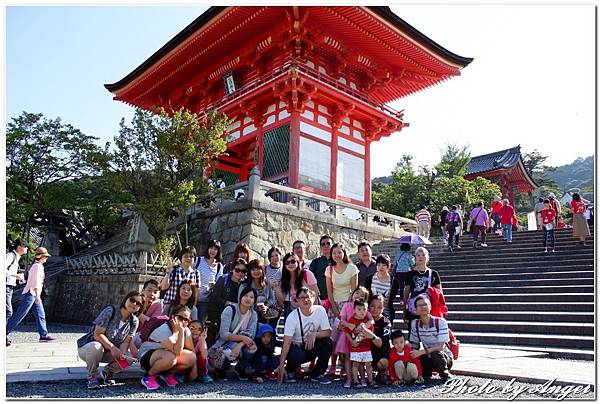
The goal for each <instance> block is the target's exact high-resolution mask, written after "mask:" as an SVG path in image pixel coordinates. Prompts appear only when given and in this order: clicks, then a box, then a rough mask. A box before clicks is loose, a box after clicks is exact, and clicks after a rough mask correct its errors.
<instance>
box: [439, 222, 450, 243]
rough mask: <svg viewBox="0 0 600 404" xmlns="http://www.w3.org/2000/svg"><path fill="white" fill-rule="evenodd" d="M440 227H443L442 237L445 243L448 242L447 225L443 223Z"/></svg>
mask: <svg viewBox="0 0 600 404" xmlns="http://www.w3.org/2000/svg"><path fill="white" fill-rule="evenodd" d="M440 229H442V238H443V239H444V243H446V244H448V230H446V226H445V225H442V226H440Z"/></svg>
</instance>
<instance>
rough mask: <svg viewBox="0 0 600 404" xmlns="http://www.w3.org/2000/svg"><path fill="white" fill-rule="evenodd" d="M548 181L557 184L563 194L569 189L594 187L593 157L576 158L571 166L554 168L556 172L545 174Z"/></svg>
mask: <svg viewBox="0 0 600 404" xmlns="http://www.w3.org/2000/svg"><path fill="white" fill-rule="evenodd" d="M547 177H548V179H551V180H553V181H554V182H556V183H557V184H558V186H559V187H560V189H561V190H562V191H563V192H566V191H568V190H569V189H571V188H579V189H581V190H583V189H585V188H593V187H594V156H589V157H586V158H585V159H584V158H581V157H579V158H577V159H576V160H575V161H574V162H572V163H571V164H567V165H564V166H559V167H556V170H554V171H553V172H549V173H548V174H547Z"/></svg>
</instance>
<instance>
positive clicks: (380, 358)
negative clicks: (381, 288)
mask: <svg viewBox="0 0 600 404" xmlns="http://www.w3.org/2000/svg"><path fill="white" fill-rule="evenodd" d="M384 301H385V299H384V297H383V296H381V295H373V296H371V300H370V302H369V312H370V313H371V315H372V316H373V320H374V321H375V324H374V325H373V332H374V334H375V335H376V336H377V337H378V338H379V339H373V345H372V346H371V356H373V362H372V363H371V365H372V366H373V369H376V370H377V377H375V382H376V383H378V384H390V383H391V380H390V377H389V373H388V358H389V356H390V334H391V332H392V326H391V323H390V320H388V318H387V317H385V316H384V315H383V314H382V313H383V307H384V306H383V304H384Z"/></svg>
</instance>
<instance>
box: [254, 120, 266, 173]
mask: <svg viewBox="0 0 600 404" xmlns="http://www.w3.org/2000/svg"><path fill="white" fill-rule="evenodd" d="M264 134H265V131H264V130H263V127H262V125H261V126H259V127H258V132H257V133H256V148H257V153H258V158H257V159H256V164H257V165H258V172H259V174H260V178H262V176H263V173H262V169H263V163H264V161H265V156H264V154H265V136H264Z"/></svg>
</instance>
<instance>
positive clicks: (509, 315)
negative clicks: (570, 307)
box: [446, 306, 594, 325]
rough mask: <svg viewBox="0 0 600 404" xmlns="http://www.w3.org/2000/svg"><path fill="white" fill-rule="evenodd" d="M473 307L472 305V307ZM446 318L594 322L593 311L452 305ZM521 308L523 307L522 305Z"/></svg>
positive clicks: (450, 319)
mask: <svg viewBox="0 0 600 404" xmlns="http://www.w3.org/2000/svg"><path fill="white" fill-rule="evenodd" d="M472 308H473V307H472ZM448 309H449V311H448V314H447V316H446V319H447V320H448V321H449V322H454V321H461V320H466V321H470V320H471V321H486V320H491V321H515V322H519V321H532V322H550V323H551V322H561V321H571V322H573V323H590V324H592V325H593V323H594V313H585V312H583V313H582V312H569V311H551V312H548V311H457V310H454V307H452V306H451V307H449V308H448ZM522 309H525V307H523V308H522Z"/></svg>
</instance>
